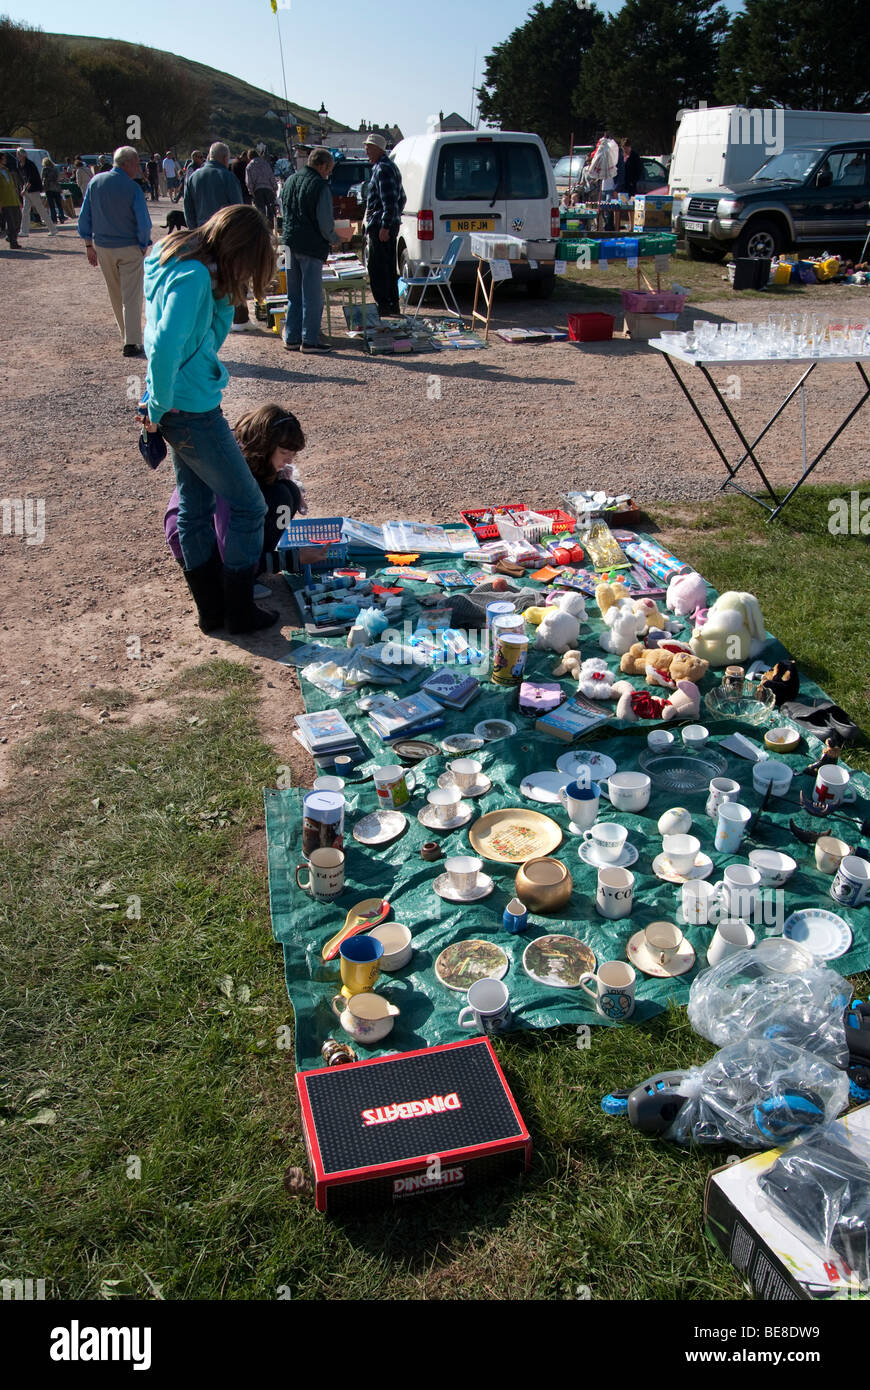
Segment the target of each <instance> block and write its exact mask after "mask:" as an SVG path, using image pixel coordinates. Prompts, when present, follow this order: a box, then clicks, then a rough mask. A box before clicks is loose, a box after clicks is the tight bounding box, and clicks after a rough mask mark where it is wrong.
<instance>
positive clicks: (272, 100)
mask: <svg viewBox="0 0 870 1390" xmlns="http://www.w3.org/2000/svg"><path fill="white" fill-rule="evenodd" d="M51 37H53V38H56V39H58V40H59V41H60V42H62V43H64V44H66V45H68V46H69V48H70V49H72V50H73V52H75V50H77V49H78V50H79V51H81V52H85V51H90V52H93V51H94V50H95V49H96V50H99V48H100V47H102V46H104V45H106V44H108V43H110V42H111V43H112V44H113V45H119V46H121V47H123V48H129V49H135V48H136V47H138V45H136V44H128V43H125V42H124V41H123V40H120V39H111V40H109V39H98V38H84V37H82V36H81V35H79V34H54V35H51ZM156 51H158V52H163V53H164V56H165V57H167V58H171V59H173V60H174V61H175V62H177V63H178V64H179V66H180V67H181V68H186V69H187V70H188V71H189V72H190V73H191V75H192V76H195V77H197V78H199V79H200V81H203V82H206V83H207V84H208V86H209V88H210V91H211V102H212V105H211V114H210V119H209V122H208V128H207V129H206V130H203V131H201V132H199V133H198V134H197V137H196V139H195V140H191V141H190V145H191V147H195V146H196V145H205V146H208V145H209V144H210V143H211V141H212V140H226V142H227V144H228V145H229V146H230V147H231V148H232V149H233V150H236V149H237V148H241V147H242V146H243V145H253V144H256V142H257V141H258V140H264V141H265V142H266V144H267V145H268V146H269V148H270V149H271V150H275V151H276V150H278V149H279V148H280V147H282V146H283V143H284V135H283V127H282V125H281V124H280V122H279V121H277V120H276V119H275V117H274V116H271V117H267V116H266V112H267V111H270V110H271V111H275V112H277V113H278V114H281V113H283V111H284V98H283V97H279V96H277V95H276V94H275V93H274V92H267V91H264V90H263V89H262V88H260V87H252V86H251V85H250V83H248V82H243V81H242V80H241V79H240V78H238V77H233V76H232V75H231V74H230V73H228V72H219V71H218V70H217V68H210V67H208V66H206V64H205V63H196V62H194V61H193V59H192V58H182V57H178V56H177V55H176V54H173V53H166V52H165V51H164V50H156ZM289 101H290V110H291V112H292V114H293V115H294V116H296V117H297V119H298V120H299V121H300V123H301V124H302V125H307V126H308V127H309V139H319V135H320V120H319V117H318V115H317V112H316V111H312V110H310V109H309V107H307V106H300V105H299V104H298V103H297V102H294V100H293V97H292V94H291V95H290V97H289ZM330 114H331V116H332V119H331V120H330V121H329V123H328V127H331V128H333V129H341V130H345V129H346V128H347V127H346V126H345V124H344V123H343V122H342V121H341V120H340V118H339V117H337V116H335V115H333V114H332V113H330ZM327 143H328V142H327ZM179 153H181V151H179Z"/></svg>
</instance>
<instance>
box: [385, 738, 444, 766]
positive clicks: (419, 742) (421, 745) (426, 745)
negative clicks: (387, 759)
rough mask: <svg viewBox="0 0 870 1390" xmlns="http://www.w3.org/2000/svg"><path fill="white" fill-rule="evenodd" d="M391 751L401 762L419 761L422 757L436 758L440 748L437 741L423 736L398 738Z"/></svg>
mask: <svg viewBox="0 0 870 1390" xmlns="http://www.w3.org/2000/svg"><path fill="white" fill-rule="evenodd" d="M392 751H393V752H394V753H395V754H396V756H397V757H399V758H401V760H402V762H403V763H421V762H422V761H423V759H424V758H436V757H437V756H438V753H439V751H440V750H439V748H438V744H437V743H430V742H429V740H428V739H425V738H400V739H399V741H398V743H394V744H393V745H392Z"/></svg>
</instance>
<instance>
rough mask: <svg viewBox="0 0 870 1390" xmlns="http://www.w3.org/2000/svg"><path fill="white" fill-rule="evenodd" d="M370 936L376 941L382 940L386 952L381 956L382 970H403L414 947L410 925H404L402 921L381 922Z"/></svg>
mask: <svg viewBox="0 0 870 1390" xmlns="http://www.w3.org/2000/svg"><path fill="white" fill-rule="evenodd" d="M369 936H371V937H373V938H374V940H375V941H380V943H381V945H382V946H383V948H384V954H383V955H382V956H381V969H382V970H386V971H393V970H401V969H402V968H403V967H404V966H406V965H407V964H408V961H409V960H410V959H411V955H412V953H413V949H414V948H413V946H412V945H411V933H410V930H409V929H408V927H405V926H403V925H402V923H401V922H381V924H380V926H378V927H373V928H372V930H371V931H370V932H369Z"/></svg>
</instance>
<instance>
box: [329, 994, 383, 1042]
mask: <svg viewBox="0 0 870 1390" xmlns="http://www.w3.org/2000/svg"><path fill="white" fill-rule="evenodd" d="M332 1012H333V1013H334V1014H337V1015H338V1021H339V1023H340V1024H341V1026H342V1028H343V1029H344V1031H345V1032H346V1033H347V1034H348V1035H349V1036H350V1037H351V1038H353V1039H354V1041H355V1042H358V1043H364V1044H367V1045H368V1044H373V1043H376V1042H380V1041H381V1039H382V1038H385V1037H386V1036H387V1034H388V1033H389V1032H391V1030H392V1027H393V1023H394V1022H395V1020H396V1019H397V1018H398V1016H399V1010H398V1009H397V1008H396V1005H395V1004H391V1003H390V1001H389V1000H388V999H385V998H384V996H383V995H382V994H368V993H364V994H355V995H354V996H353V998H352V999H345V998H344V997H343V995H341V994H337V995H336V996H335V998H334V999H333V1001H332Z"/></svg>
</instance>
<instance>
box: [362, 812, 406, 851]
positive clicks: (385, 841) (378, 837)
mask: <svg viewBox="0 0 870 1390" xmlns="http://www.w3.org/2000/svg"><path fill="white" fill-rule="evenodd" d="M407 824H408V820H407V817H406V816H403V815H402V812H401V811H372V813H371V815H370V816H363V817H362V819H361V820H358V821H357V823H356V825H355V826H354V828H353V838H354V839H355V840H358V841H359V843H360V844H361V845H389V844H391V843H392V841H393V840H398V838H399V836H400V835H401V833H402V831H403V830H404V829H405V826H406V825H407Z"/></svg>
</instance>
